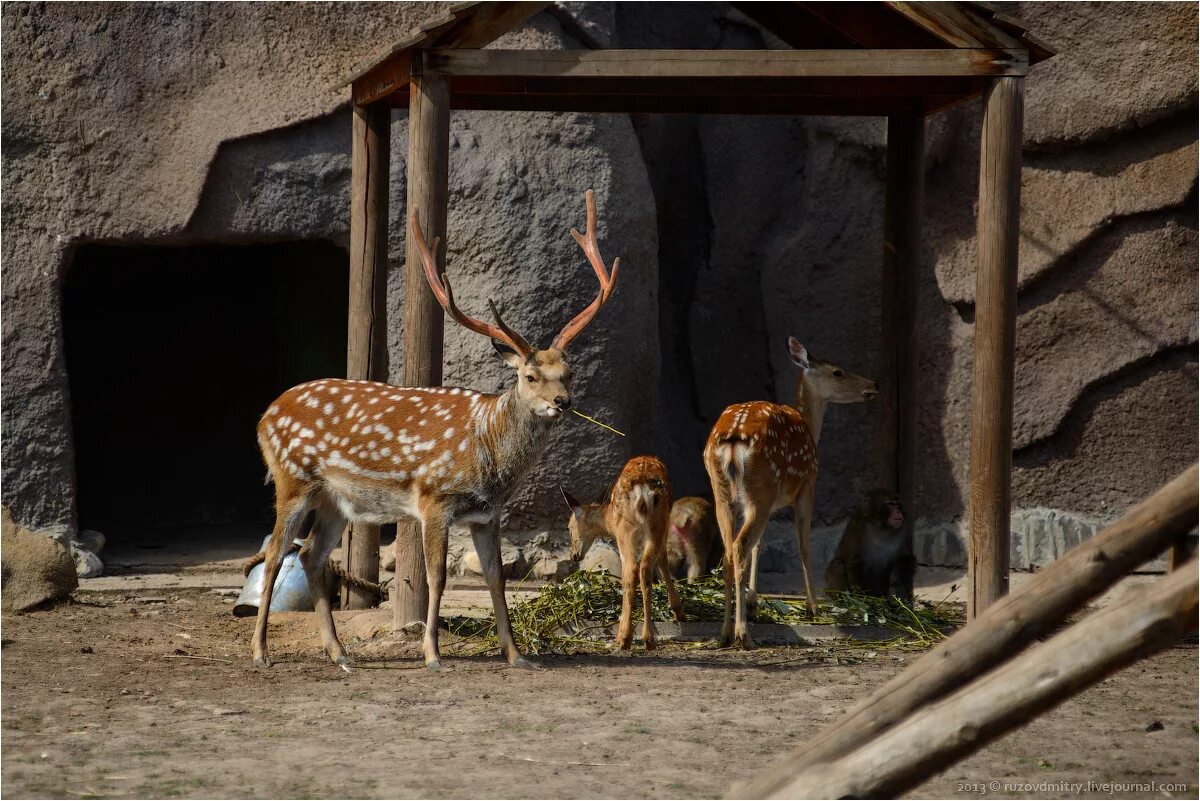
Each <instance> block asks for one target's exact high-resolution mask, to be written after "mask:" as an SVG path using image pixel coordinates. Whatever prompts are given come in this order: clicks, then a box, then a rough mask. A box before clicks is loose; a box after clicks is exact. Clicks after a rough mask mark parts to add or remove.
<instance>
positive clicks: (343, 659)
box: [332, 654, 351, 667]
mask: <svg viewBox="0 0 1200 801" xmlns="http://www.w3.org/2000/svg"><path fill="white" fill-rule="evenodd" d="M332 659H333V664H335V665H342V666H343V667H345V666H347V665H349V664H351V663H350V657H348V656H346V655H345V654H340V655H338V656H335V657H332Z"/></svg>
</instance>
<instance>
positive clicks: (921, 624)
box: [444, 569, 963, 656]
mask: <svg viewBox="0 0 1200 801" xmlns="http://www.w3.org/2000/svg"><path fill="white" fill-rule="evenodd" d="M675 587H676V589H677V590H678V592H679V597H680V600H682V601H683V610H684V613H685V615H686V617H687V619H688V620H689V621H692V620H695V621H718V622H719V621H721V620H722V619H723V617H724V614H725V582H724V580H723V579H722V578H721V575H720V569H718V570H716V571H713V573H712V574H711V575H709V576H706V577H704V578H703V579H701V580H699V581H697V582H696V583H694V584H688V583H687V582H685V581H677V582H676V583H675ZM640 607H641V593H638V594H637V596H636V597H635V599H634V620H635V621H637V620H639V619H640V611H639V610H640ZM651 611H652V613H653V618H654V620H656V621H669V620H674V619H675V618H674V616H673V615H672V614H671V609H670V606H669V605H668V602H667V591H666V587H665V585H664V584H662V582H658V583H656V584H655V585H654V589H653V595H652V599H651ZM620 615H621V582H620V580H619V579H617V578H615V577H613V576H611V575H609V574H608V573H605V572H603V571H600V570H595V571H580V572H576V573H572V574H571V575H570V576H568V577H567V578H565V579H563V581H562V582H560V583H558V584H552V585H549V586H547V587H544V588H543V589H542V590H541V591H540V592H539V593H538V594H537V595H536V596H533V597H531V598H527V599H523V600H521V601H518V602H517V603H515V604H513V605H512V607H511V608H510V609H509V617H510V618H511V620H512V628H513V636H514V637H515V638H516V640H517V645H518V647H520V649H521V650H522V651H524V652H525V653H529V654H535V655H536V654H549V653H554V654H567V653H580V652H589V651H601V650H605V649H607V648H608V645H607V644H605V643H602V642H599V641H598V640H597V639H596V638H597V636H598V635H600V634H602V632H603V629H606V628H608V627H609V626H612V625H613V624H615V623H616V622H617V620H618V618H619V617H620ZM754 620H755V621H756V622H759V623H784V624H789V625H797V624H801V625H837V626H853V625H862V624H871V625H874V626H881V627H883V628H886V629H889V630H890V631H893V632H895V636H893V637H891V638H889V639H886V640H882V641H864V640H857V639H850V638H846V639H844V640H839V641H838V642H837V644H836V646H835V647H830V646H826V647H825V648H823V649H822V654H823V655H832V656H837V655H840V654H841V653H843V652H844V653H846V654H852V653H864V652H878V651H879V650H881V649H883V650H906V651H907V650H914V651H915V650H923V649H925V648H928V647H930V646H932V645H934V644H936V643H937V642H939V641H941V640H942V639H944V638H945V636H946V634H947V633H948V632H949V631H950V630H952V629H954V628H955V627H957V626H959V625H961V624H962V622H963V620H962V616H961V614H960V611H959V610H958V609H956V608H955V607H954V606H952V605H948V604H945V603H939V604H931V603H929V602H927V601H918V602H917V603H916V605H915V606H914V607H909V606H907V605H905V604H903V603H900V602H899V601H898V600H895V599H892V600H887V601H885V600H883V599H881V598H874V597H870V596H862V595H852V594H839V595H838V596H837V597H836V598H834V599H828V600H827V599H822V600H821V601H820V602H819V603H818V606H817V616H816V618H809V616H808V612H807V610H806V608H805V605H804V601H803V600H798V599H791V598H780V597H772V596H763V595H760V596H759V601H758V609H757V613H756V615H755V617H754ZM444 623H445V625H446V627H447V629H448V630H449V631H450V632H451V633H453V634H455V635H458V636H461V637H466V638H470V639H475V640H478V641H479V645H480V647H479V649H478V650H479V652H485V651H490V650H492V649H494V648H495V647H496V646H497V641H496V620H495V617H494V616H492V615H491V614H489V615H488V616H487V617H467V616H462V615H460V616H457V617H452V618H447V619H445V620H444Z"/></svg>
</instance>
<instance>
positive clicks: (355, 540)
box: [342, 102, 392, 609]
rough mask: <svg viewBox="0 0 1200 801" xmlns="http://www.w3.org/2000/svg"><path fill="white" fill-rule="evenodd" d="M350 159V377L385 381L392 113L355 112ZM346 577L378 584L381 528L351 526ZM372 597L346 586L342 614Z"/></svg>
mask: <svg viewBox="0 0 1200 801" xmlns="http://www.w3.org/2000/svg"><path fill="white" fill-rule="evenodd" d="M353 115H354V119H353V126H352V127H353V130H352V139H351V145H350V150H351V157H350V159H351V160H350V313H349V330H348V331H347V334H346V376H347V377H348V378H355V379H360V380H363V379H370V380H374V381H386V380H387V305H386V304H387V263H388V262H387V244H388V241H387V240H388V231H387V228H388V176H389V173H388V164H389V159H390V156H391V141H392V135H391V131H392V128H391V123H392V108H391V105H390V104H389V103H387V102H381V103H374V104H372V105H370V106H358V105H356V106H354V109H353ZM342 559H343V566H344V567H345V569H346V572H347V573H349V574H350V575H352V576H356V577H358V578H362V579H365V580H367V581H370V582H378V581H379V527H378V526H368V525H353V526H350V527H348V528H347V529H346V532H345V534H344V535H343V537H342ZM378 600H379V599H378V598H376V597H375V594H374V593H373V592H370V591H368V590H364V589H362V588H360V587H355V586H352V585H350V584H346V585H344V586H343V587H342V608H343V609H367V608H369V607H371V606H374V605H375V604H376V603H377V602H378Z"/></svg>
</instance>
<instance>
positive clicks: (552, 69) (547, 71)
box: [413, 48, 1029, 80]
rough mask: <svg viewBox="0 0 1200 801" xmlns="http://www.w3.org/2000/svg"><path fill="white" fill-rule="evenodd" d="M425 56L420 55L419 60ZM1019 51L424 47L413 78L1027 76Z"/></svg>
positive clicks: (1025, 62)
mask: <svg viewBox="0 0 1200 801" xmlns="http://www.w3.org/2000/svg"><path fill="white" fill-rule="evenodd" d="M418 55H419V56H420V58H418V57H417V56H418ZM1028 62H1029V57H1028V53H1026V51H1024V50H1020V49H1009V50H1001V49H982V48H981V49H970V50H967V49H943V50H426V51H419V53H414V54H413V69H414V74H423V75H431V74H436V75H450V76H468V75H474V76H506V75H507V76H521V77H544V78H556V79H567V78H624V79H631V80H640V79H646V78H701V79H702V78H727V79H728V78H772V77H774V78H805V77H829V78H833V77H889V76H891V77H913V76H950V77H953V76H966V77H971V76H978V75H984V76H996V75H1024V74H1025V73H1026V71H1027V69H1028Z"/></svg>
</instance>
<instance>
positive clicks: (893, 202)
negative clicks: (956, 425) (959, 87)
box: [876, 111, 925, 599]
mask: <svg viewBox="0 0 1200 801" xmlns="http://www.w3.org/2000/svg"><path fill="white" fill-rule="evenodd" d="M924 196H925V119H924V117H923V116H921V114H920V113H919V112H918V111H911V112H909V113H906V114H893V115H892V116H889V117H888V128H887V184H886V188H885V191H884V204H883V218H884V223H883V300H882V303H881V311H882V315H881V316H882V332H881V334H882V336H881V339H882V342H881V347H880V353H881V354H882V358H881V359H880V369H879V385H880V401H881V403H880V410H879V442H878V463H877V469H876V475H877V479H878V483H879V485H880V486H883V487H887V488H889V489H893V490H895V491H896V492H897V493H899V495H900V501H901V502H902V503H903V504H904V511H905V520H904V530H903V536H904V539H905V544H906V554H905V556H906V558H905V559H903V560H902V562H901V563H900V566H901V569H899V570H898V571H897V574H896V576H895V577H894V579H893V586H892V592H893V593H895V594H897V595H899V596H900V597H902V598H905V599H911V598H912V593H913V569H914V568H915V560H914V558H913V521H914V520H915V519H916V503H915V495H916V480H915V474H916V442H917V294H918V293H917V289H918V286H919V284H920V276H921V221H922V206H923V202H924Z"/></svg>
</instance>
